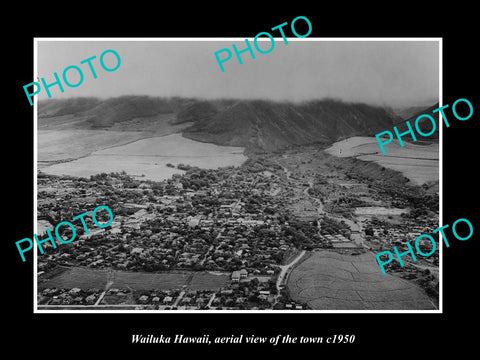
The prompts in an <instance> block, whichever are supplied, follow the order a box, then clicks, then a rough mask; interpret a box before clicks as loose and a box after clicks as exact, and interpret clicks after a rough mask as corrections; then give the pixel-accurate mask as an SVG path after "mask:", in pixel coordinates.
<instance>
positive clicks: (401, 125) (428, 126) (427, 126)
mask: <svg viewBox="0 0 480 360" xmlns="http://www.w3.org/2000/svg"><path fill="white" fill-rule="evenodd" d="M438 107H439V104H438V103H436V104H434V105H432V106H430V107H426V108H423V109H416V112H415V113H413V115H411V116H410V117H408V118H406V119H405V120H400V121H396V122H395V124H394V125H395V126H397V127H398V130H399V131H400V132H402V131H403V130H405V131H406V130H407V127H406V125H405V122H406V121H408V122H409V123H410V125H411V126H412V128H413V127H415V120H416V119H417V117H419V116H420V115H422V114H427V115H430V116H431V117H433V118H434V119H435V121H436V123H437V128H436V130H435V132H434V133H433V134H432V135H430V136H428V137H423V136H417V141H423V142H424V141H427V142H429V141H433V142H438V140H439V136H440V131H439V127H438V124H439V122H438V120H439V113H438V112H437V113H432V111H433V110H435V109H438ZM418 126H419V128H420V130H421V131H422V132H423V133H426V134H428V133H429V132H430V131H432V123H431V122H430V121H429V120H428V119H427V118H425V119H421V120H420V121H419V125H418ZM407 140H408V139H407Z"/></svg>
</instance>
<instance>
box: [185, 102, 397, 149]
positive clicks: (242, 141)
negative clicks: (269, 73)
mask: <svg viewBox="0 0 480 360" xmlns="http://www.w3.org/2000/svg"><path fill="white" fill-rule="evenodd" d="M397 120H398V118H395V117H393V116H392V115H390V114H388V113H387V112H386V111H385V110H384V109H381V108H377V107H373V106H369V105H365V104H348V103H343V102H340V101H335V100H317V101H310V102H306V103H302V104H293V103H286V102H284V103H275V102H270V101H264V100H240V101H237V102H235V103H233V104H230V105H229V106H227V107H225V108H224V109H223V110H222V111H217V112H212V114H211V115H210V116H205V117H203V118H202V119H201V120H198V121H197V122H196V123H195V124H194V125H192V126H191V127H189V128H186V129H185V130H184V133H183V134H184V136H185V137H188V138H191V139H194V140H198V141H207V142H214V143H219V144H222V145H235V146H247V147H248V148H250V149H258V150H266V151H274V150H277V149H280V148H284V147H287V146H291V145H305V144H313V143H321V144H330V143H332V142H334V141H336V140H338V139H341V138H344V137H350V136H355V135H372V134H373V133H374V132H375V131H376V130H378V129H384V128H387V127H390V126H391V125H392V123H393V122H394V121H397Z"/></svg>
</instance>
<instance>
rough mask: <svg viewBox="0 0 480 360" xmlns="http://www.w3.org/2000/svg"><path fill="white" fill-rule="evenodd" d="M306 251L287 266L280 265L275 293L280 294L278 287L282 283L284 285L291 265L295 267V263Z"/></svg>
mask: <svg viewBox="0 0 480 360" xmlns="http://www.w3.org/2000/svg"><path fill="white" fill-rule="evenodd" d="M306 252H307V251H306V250H302V251H301V252H300V254H299V255H298V256H297V257H296V258H295V259H293V260H292V261H291V262H290V263H289V264H287V265H280V266H279V267H280V273H279V274H278V278H277V293H278V294H280V287H281V286H282V283H286V281H287V277H288V274H289V273H290V271H291V269H292V267H293V265H295V264H296V263H297V262H299V261H300V259H301V258H302V257H303V256H304V255H305V253H306Z"/></svg>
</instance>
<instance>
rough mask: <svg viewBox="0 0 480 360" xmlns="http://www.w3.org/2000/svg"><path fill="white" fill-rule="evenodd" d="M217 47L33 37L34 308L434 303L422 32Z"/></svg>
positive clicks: (195, 42)
mask: <svg viewBox="0 0 480 360" xmlns="http://www.w3.org/2000/svg"><path fill="white" fill-rule="evenodd" d="M262 41H266V42H267V43H262V42H261V41H260V39H259V44H260V46H262V47H263V48H267V47H268V45H269V44H268V42H269V41H270V40H269V39H268V38H266V40H265V39H262ZM232 44H235V45H236V48H238V49H245V48H246V42H245V40H244V39H237V38H235V39H224V40H222V39H217V38H216V39H209V38H198V39H181V38H179V39H172V38H170V39H162V38H158V39H149V40H145V39H135V38H128V39H111V40H109V39H95V38H92V39H88V38H83V39H69V38H59V39H52V38H48V39H36V76H38V79H39V80H36V81H39V83H41V84H44V83H43V82H41V80H40V79H43V80H44V81H45V82H46V83H48V84H50V87H48V91H43V90H44V89H42V92H40V93H39V94H38V95H36V96H37V99H36V100H37V101H36V102H35V114H36V144H37V148H36V153H35V164H34V166H35V176H36V194H35V195H36V202H35V211H36V225H37V228H36V229H35V230H36V234H37V236H38V238H39V239H40V240H42V239H43V240H45V239H47V238H48V231H50V232H51V234H52V236H53V237H54V238H56V240H55V241H56V243H57V246H56V247H53V246H52V244H51V241H48V240H46V241H45V242H43V243H42V246H43V250H44V253H43V254H42V253H41V252H40V251H39V249H36V250H35V251H36V255H35V261H36V269H35V275H36V283H35V294H34V297H35V301H36V311H38V312H43V311H45V312H48V311H55V312H130V311H135V312H145V311H155V312H158V311H165V312H173V313H175V312H177V313H179V312H206V313H213V312H279V313H289V312H322V311H328V312H345V311H355V312H366V311H373V312H375V311H378V312H381V311H391V312H396V311H398V312H400V311H407V312H409V311H411V312H415V311H422V312H426V311H432V312H435V311H438V310H439V309H440V308H441V291H440V290H441V278H442V271H441V261H440V256H439V251H438V250H437V251H435V252H434V253H433V254H432V255H431V256H428V257H422V256H417V258H416V259H414V258H412V256H410V255H405V256H403V257H402V258H401V261H399V259H398V258H397V257H396V256H395V257H393V258H392V261H390V262H389V263H388V264H387V265H385V267H384V270H385V273H384V272H382V268H381V267H380V266H379V263H378V262H377V258H376V254H378V253H381V252H383V251H391V252H393V248H394V247H396V249H398V251H399V252H400V253H404V252H406V251H408V248H407V241H410V243H411V244H412V245H413V243H414V242H415V239H417V237H419V236H420V235H421V234H431V233H432V231H433V230H434V229H437V228H438V227H439V226H440V224H439V211H440V199H439V193H440V190H441V188H440V168H441V150H440V149H439V148H440V140H439V139H440V132H439V128H440V127H441V126H440V124H439V123H438V122H439V114H438V112H433V110H435V109H437V108H439V107H440V106H441V98H440V96H439V94H440V91H441V78H440V72H441V68H440V61H439V59H440V58H441V46H440V43H439V40H437V39H415V38H412V39H405V38H402V39H395V38H391V39H389V38H386V39H381V40H380V39H369V38H361V39H350V40H349V39H343V40H341V39H328V38H302V39H299V38H298V39H297V38H291V39H290V38H289V41H288V44H285V42H284V41H283V39H282V38H275V46H274V49H273V50H272V51H271V52H269V53H262V52H258V51H257V50H256V48H255V47H252V49H253V50H252V52H254V53H255V58H253V57H252V52H249V51H244V52H241V53H240V52H238V53H235V51H234V49H235V48H232ZM221 49H230V51H231V53H232V57H231V58H230V60H229V61H225V62H223V63H222V66H223V69H224V71H221V68H220V67H219V63H218V61H217V58H216V56H215V55H214V54H215V52H217V51H219V50H221ZM107 50H111V51H107ZM239 58H241V60H242V61H241V62H240V61H239ZM86 59H89V60H88V61H85V60H86ZM68 66H71V67H70V68H67V67H68ZM77 69H80V71H79V70H77ZM55 73H56V74H58V78H59V79H60V80H59V82H61V83H62V85H63V86H60V85H59V84H58V83H57V84H54V81H55V80H56V77H55V76H54V74H55ZM69 84H70V85H69ZM72 85H73V86H72ZM49 95H50V96H49ZM422 114H429V115H431V116H432V117H433V118H434V119H435V120H436V121H437V125H438V126H437V129H436V131H435V132H433V133H432V134H431V135H430V136H418V135H417V138H416V139H412V136H411V135H410V134H406V132H407V130H408V128H407V126H406V122H407V121H409V122H410V123H411V124H412V126H413V125H414V123H415V120H416V119H417V117H419V116H420V115H422ZM394 127H397V128H398V131H399V132H401V133H404V135H403V136H402V137H401V141H399V140H398V138H397V137H394V138H393V139H392V141H391V142H390V143H388V144H387V145H385V150H386V153H385V154H383V153H382V149H381V147H380V146H379V142H378V141H379V139H377V138H376V136H375V135H376V134H378V133H382V132H385V131H390V132H392V133H394V131H393V128H394ZM431 127H432V124H431V123H430V122H429V121H425V123H420V128H421V129H426V130H425V131H424V132H425V133H428V132H429V131H430V129H431ZM414 130H415V129H414ZM394 134H395V133H394ZM99 206H104V207H108V208H109V209H110V210H111V213H112V214H113V218H111V219H110V221H109V214H108V213H107V212H106V211H102V210H99V211H98V212H96V214H95V215H96V218H94V217H93V216H92V213H93V211H94V210H95V209H96V208H97V207H99ZM84 213H88V214H85V216H83V217H82V218H78V215H80V214H84ZM75 217H77V219H76V220H72V219H74V218H75ZM97 221H98V223H100V224H105V223H107V222H109V223H110V224H109V225H108V226H105V227H101V226H98V224H97ZM62 222H70V223H71V224H73V226H74V230H73V229H72V228H71V227H69V226H59V227H57V225H58V224H60V223H62ZM432 236H433V237H434V238H435V239H436V240H438V234H433V235H432ZM59 238H61V239H64V240H65V242H64V243H62V242H61V241H59V240H58V239H59ZM69 239H73V240H72V241H68V240H69ZM431 246H432V243H431V242H429V241H425V242H421V243H420V248H421V249H422V251H424V253H428V252H429V251H430V250H431Z"/></svg>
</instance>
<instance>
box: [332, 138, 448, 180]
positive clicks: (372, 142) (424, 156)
mask: <svg viewBox="0 0 480 360" xmlns="http://www.w3.org/2000/svg"><path fill="white" fill-rule="evenodd" d="M404 145H405V146H403V147H401V146H400V143H399V142H398V140H397V139H394V140H393V141H392V142H391V143H389V144H388V145H385V151H386V154H385V155H382V151H381V150H380V146H379V145H378V142H377V140H376V138H375V137H364V136H355V137H351V138H348V139H346V140H341V141H337V142H336V143H334V144H333V145H332V146H331V147H329V148H328V149H326V150H325V151H326V152H327V153H329V154H330V155H335V156H338V157H356V158H358V159H360V160H365V161H374V162H376V163H378V164H379V165H381V166H383V167H386V168H389V169H392V170H397V171H400V172H401V173H403V174H404V175H405V176H406V177H407V178H408V179H410V180H411V181H412V182H413V183H414V184H416V185H422V184H424V183H434V182H438V181H439V176H440V174H439V145H438V143H432V144H430V145H416V144H414V143H407V142H405V143H404Z"/></svg>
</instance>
